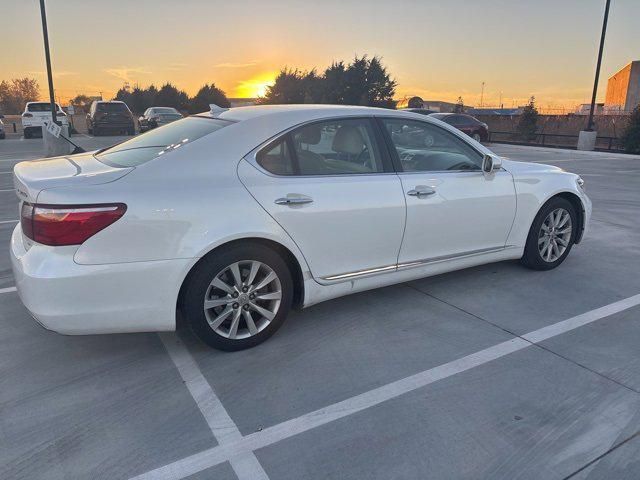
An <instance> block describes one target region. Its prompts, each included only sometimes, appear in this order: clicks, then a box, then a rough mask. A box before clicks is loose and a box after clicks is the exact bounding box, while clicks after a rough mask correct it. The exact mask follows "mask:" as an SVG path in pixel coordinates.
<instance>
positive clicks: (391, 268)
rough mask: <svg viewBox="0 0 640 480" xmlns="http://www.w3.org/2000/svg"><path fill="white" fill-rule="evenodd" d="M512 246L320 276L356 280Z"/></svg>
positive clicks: (512, 246) (334, 279)
mask: <svg viewBox="0 0 640 480" xmlns="http://www.w3.org/2000/svg"><path fill="white" fill-rule="evenodd" d="M512 248H516V247H515V245H504V246H500V247H489V248H481V249H479V250H470V251H468V252H464V253H456V254H452V255H442V256H440V257H432V258H424V259H420V260H414V261H412V262H403V263H397V264H395V265H385V266H382V267H375V268H367V269H364V270H356V271H353V272H346V273H340V274H336V275H328V276H326V277H321V280H322V281H324V282H327V283H340V282H344V281H349V280H357V279H360V278H364V277H370V276H373V275H379V274H382V273H389V272H398V271H401V270H409V269H412V268H418V267H422V266H426V265H434V264H437V263H442V262H446V261H449V260H460V259H463V258H467V257H474V256H477V255H485V254H489V253H498V252H502V251H504V250H510V249H512Z"/></svg>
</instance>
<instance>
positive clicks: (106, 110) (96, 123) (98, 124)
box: [87, 100, 136, 137]
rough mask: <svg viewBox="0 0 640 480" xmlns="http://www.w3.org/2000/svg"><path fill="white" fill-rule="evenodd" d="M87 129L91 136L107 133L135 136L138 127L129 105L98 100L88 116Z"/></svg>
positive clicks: (115, 101)
mask: <svg viewBox="0 0 640 480" xmlns="http://www.w3.org/2000/svg"><path fill="white" fill-rule="evenodd" d="M87 129H88V131H89V133H90V134H91V135H94V136H96V137H97V136H99V135H102V134H105V133H111V134H117V133H124V134H126V135H135V133H136V127H135V122H134V120H133V114H132V113H131V110H129V107H127V104H126V103H124V102H120V101H117V100H114V101H110V102H107V101H101V100H96V101H94V102H93V103H92V104H91V108H90V109H89V113H88V114H87Z"/></svg>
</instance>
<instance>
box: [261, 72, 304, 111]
mask: <svg viewBox="0 0 640 480" xmlns="http://www.w3.org/2000/svg"><path fill="white" fill-rule="evenodd" d="M306 75H307V74H306V73H304V72H301V71H299V70H297V69H296V70H290V69H289V68H288V67H285V68H283V69H282V70H280V73H279V74H278V76H277V77H276V79H275V81H274V82H273V85H270V86H268V87H267V93H266V94H265V96H264V97H263V98H261V99H259V101H258V103H262V104H274V103H275V104H282V103H304V98H305V91H304V87H305V85H304V84H305V82H304V78H305V76H306Z"/></svg>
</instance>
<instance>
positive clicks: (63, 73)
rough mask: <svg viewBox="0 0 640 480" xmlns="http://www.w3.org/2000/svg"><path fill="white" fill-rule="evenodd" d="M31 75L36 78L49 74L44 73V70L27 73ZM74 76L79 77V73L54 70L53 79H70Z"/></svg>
mask: <svg viewBox="0 0 640 480" xmlns="http://www.w3.org/2000/svg"><path fill="white" fill-rule="evenodd" d="M27 73H28V74H29V75H35V76H40V75H41V76H45V75H46V74H47V73H46V72H43V71H42V70H31V71H28V72H27ZM72 75H79V74H78V72H70V71H68V70H54V71H53V78H60V77H70V76H72Z"/></svg>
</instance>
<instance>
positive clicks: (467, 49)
mask: <svg viewBox="0 0 640 480" xmlns="http://www.w3.org/2000/svg"><path fill="white" fill-rule="evenodd" d="M603 10H604V0H536V1H533V0H484V1H471V0H448V1H443V0H429V1H428V0H416V1H408V0H407V1H391V0H383V1H377V0H321V1H303V0H300V1H293V0H270V1H251V0H245V1H241V0H238V1H215V0H180V1H169V0H155V1H153V0H135V1H125V0H111V1H106V0H105V1H97V0H48V1H47V13H48V20H49V37H50V43H51V49H52V63H53V68H54V73H55V79H54V82H55V87H56V93H57V95H58V97H59V99H60V100H62V101H63V102H66V100H67V99H69V98H71V97H73V96H75V95H76V94H78V93H85V94H89V95H98V93H99V92H102V93H103V95H104V96H105V97H110V96H112V95H113V94H114V93H115V91H116V90H117V89H118V88H119V87H120V86H122V84H123V83H124V82H125V81H128V82H129V83H130V84H135V83H138V84H140V85H141V86H147V85H148V84H150V83H155V84H156V85H160V84H162V83H163V82H166V81H170V82H172V83H174V84H175V85H176V86H178V87H179V88H182V89H184V90H186V91H187V92H188V93H189V94H193V93H195V91H196V90H197V89H198V88H199V87H200V86H201V85H202V84H204V83H211V82H215V84H216V85H217V86H219V87H221V88H222V89H223V90H225V92H226V93H227V95H228V96H230V97H246V96H256V95H258V94H262V93H264V88H265V85H266V84H268V83H269V82H270V81H271V80H272V79H273V77H274V76H275V75H276V73H277V71H278V70H279V69H280V68H281V67H284V66H289V67H293V68H299V69H303V70H307V69H311V68H313V67H318V68H319V69H323V68H324V67H326V66H327V65H329V64H330V63H331V62H332V61H334V60H341V59H344V60H350V59H351V58H353V56H354V55H356V54H358V55H362V54H368V55H379V56H381V57H382V58H383V62H384V64H385V65H387V67H388V68H389V71H390V72H391V73H392V75H393V76H394V77H395V79H396V80H397V82H398V88H397V92H396V98H402V96H404V95H420V96H422V97H423V98H425V99H430V100H447V101H455V100H456V99H457V97H458V96H459V95H461V96H462V97H463V99H464V101H465V103H467V104H477V103H478V101H479V98H480V90H481V83H482V82H483V81H484V82H485V83H486V87H485V94H484V103H485V104H493V105H497V104H498V102H499V97H500V92H502V97H503V103H504V105H505V107H510V106H512V104H519V103H520V104H521V103H523V102H524V101H525V99H526V98H527V97H529V96H530V95H535V96H536V98H537V99H538V101H539V103H540V105H542V106H566V107H573V106H574V105H576V104H578V103H584V102H588V101H589V100H590V92H591V88H592V83H593V75H594V68H595V60H596V54H597V48H598V41H599V38H600V28H601V23H602V14H603ZM639 18H640V1H638V0H613V2H612V7H611V12H610V18H609V28H608V34H607V42H606V46H605V54H604V61H603V71H602V75H601V83H600V89H599V95H598V96H599V98H600V99H603V98H604V93H605V88H606V79H607V77H608V76H609V75H610V74H612V73H614V71H616V70H617V69H619V68H620V67H622V66H624V65H625V64H627V63H628V62H629V61H631V60H637V59H640V28H638V19H639ZM0 33H1V34H2V48H0V79H10V78H14V77H22V76H33V77H36V78H37V79H38V81H39V82H40V86H41V88H42V90H43V94H44V93H45V90H46V77H45V75H44V70H45V65H44V53H43V47H42V31H41V24H40V14H39V7H38V2H37V0H6V1H3V5H2V9H1V13H0Z"/></svg>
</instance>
